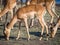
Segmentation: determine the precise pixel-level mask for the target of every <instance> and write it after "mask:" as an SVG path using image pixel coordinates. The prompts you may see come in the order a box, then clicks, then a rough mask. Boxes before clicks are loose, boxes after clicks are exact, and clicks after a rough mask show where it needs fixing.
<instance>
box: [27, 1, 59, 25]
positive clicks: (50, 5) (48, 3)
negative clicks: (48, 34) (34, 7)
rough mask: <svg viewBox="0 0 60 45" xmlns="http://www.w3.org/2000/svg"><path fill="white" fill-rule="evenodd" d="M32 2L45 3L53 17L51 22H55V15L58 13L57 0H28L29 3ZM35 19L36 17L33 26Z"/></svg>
mask: <svg viewBox="0 0 60 45" xmlns="http://www.w3.org/2000/svg"><path fill="white" fill-rule="evenodd" d="M30 4H40V5H43V6H44V7H45V8H46V10H47V12H49V14H50V15H51V17H52V18H51V22H50V23H53V19H54V16H57V14H56V13H55V0H29V1H27V5H30ZM57 17H58V16H57ZM33 21H34V19H32V24H31V26H33Z"/></svg>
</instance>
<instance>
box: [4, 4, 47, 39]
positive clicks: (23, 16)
mask: <svg viewBox="0 0 60 45" xmlns="http://www.w3.org/2000/svg"><path fill="white" fill-rule="evenodd" d="M45 13H46V9H45V7H43V6H42V5H39V4H37V5H27V6H24V7H22V8H19V9H18V11H17V12H16V14H15V15H14V17H13V18H12V20H11V21H10V23H9V24H8V25H7V26H6V28H5V30H4V35H5V36H6V39H7V40H9V37H10V31H11V28H12V27H13V25H14V24H15V23H16V22H17V21H21V20H24V22H25V26H26V29H27V34H28V40H29V39H30V35H29V28H28V23H27V19H28V17H30V18H34V16H36V17H37V18H38V20H39V22H40V24H41V27H42V32H41V37H40V39H39V40H41V39H42V36H43V32H44V26H45V27H46V32H47V36H48V26H47V25H46V22H45V21H44V15H45ZM35 14H36V15H35ZM19 32H20V31H19ZM16 39H19V35H18V36H17V38H16Z"/></svg>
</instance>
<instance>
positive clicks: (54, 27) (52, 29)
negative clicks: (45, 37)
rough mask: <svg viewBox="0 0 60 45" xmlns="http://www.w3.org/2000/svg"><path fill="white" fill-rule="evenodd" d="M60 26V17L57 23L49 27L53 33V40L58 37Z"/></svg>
mask: <svg viewBox="0 0 60 45" xmlns="http://www.w3.org/2000/svg"><path fill="white" fill-rule="evenodd" d="M59 25H60V17H58V19H57V23H52V24H50V25H49V30H50V31H51V37H52V38H53V37H54V36H55V35H56V32H57V29H58V27H59Z"/></svg>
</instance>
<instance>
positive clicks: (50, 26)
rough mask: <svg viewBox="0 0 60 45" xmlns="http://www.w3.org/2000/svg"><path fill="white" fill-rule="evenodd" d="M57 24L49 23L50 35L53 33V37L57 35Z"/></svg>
mask: <svg viewBox="0 0 60 45" xmlns="http://www.w3.org/2000/svg"><path fill="white" fill-rule="evenodd" d="M55 25H56V24H55V23H51V24H49V30H50V35H51V37H52V38H53V37H54V36H55V34H56V31H55V29H54V27H55Z"/></svg>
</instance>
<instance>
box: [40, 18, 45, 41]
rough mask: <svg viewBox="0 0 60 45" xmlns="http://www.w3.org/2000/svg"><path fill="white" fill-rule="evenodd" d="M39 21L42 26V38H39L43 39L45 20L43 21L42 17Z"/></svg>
mask: <svg viewBox="0 0 60 45" xmlns="http://www.w3.org/2000/svg"><path fill="white" fill-rule="evenodd" d="M39 23H40V24H41V27H42V32H41V37H40V39H39V40H41V39H42V37H43V32H44V22H43V21H42V19H41V18H39Z"/></svg>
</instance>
